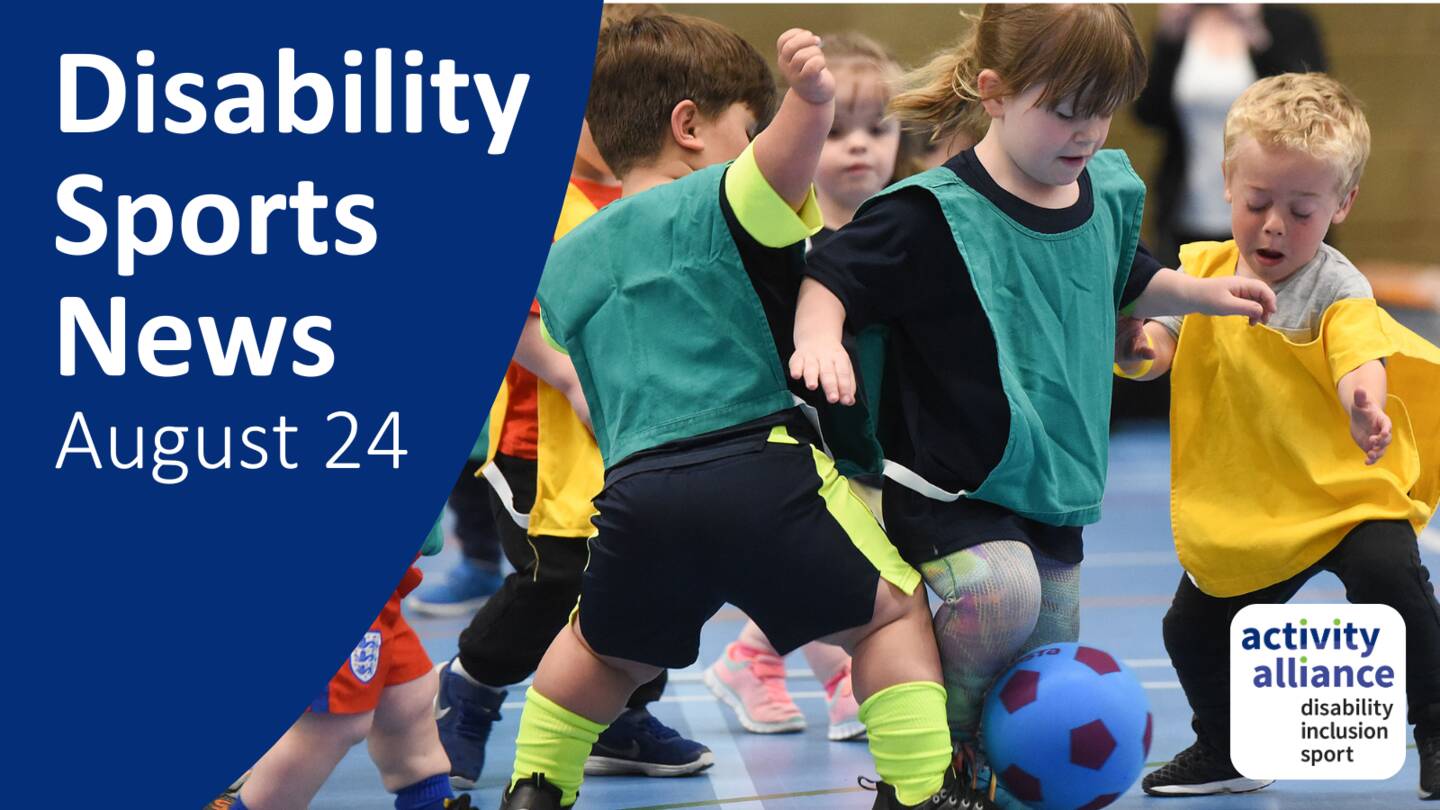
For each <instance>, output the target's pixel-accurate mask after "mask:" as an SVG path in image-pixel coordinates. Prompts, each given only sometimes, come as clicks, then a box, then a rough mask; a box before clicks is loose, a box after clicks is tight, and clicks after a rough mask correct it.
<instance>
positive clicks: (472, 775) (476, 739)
mask: <svg viewBox="0 0 1440 810" xmlns="http://www.w3.org/2000/svg"><path fill="white" fill-rule="evenodd" d="M437 669H439V670H440V690H439V692H437V693H436V695H435V724H436V725H437V726H439V727H440V744H441V745H442V746H444V748H445V755H446V756H448V757H450V786H451V787H453V788H454V789H455V790H471V789H473V788H474V787H475V780H477V779H479V778H480V771H482V770H484V769H485V742H486V740H489V739H490V727H491V726H492V725H494V723H495V721H496V720H499V719H500V704H502V703H504V702H505V696H506V695H507V694H509V693H508V692H506V691H505V690H504V689H493V688H491V687H488V686H484V685H482V684H478V683H475V682H473V681H471V680H469V679H468V678H466V677H465V676H463V675H461V674H459V673H458V672H451V671H450V663H449V662H447V663H444V664H441V665H440V666H439V667H437Z"/></svg>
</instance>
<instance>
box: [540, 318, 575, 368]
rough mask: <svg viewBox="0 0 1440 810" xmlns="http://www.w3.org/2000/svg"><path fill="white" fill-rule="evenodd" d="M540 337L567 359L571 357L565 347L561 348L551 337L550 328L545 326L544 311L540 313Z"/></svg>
mask: <svg viewBox="0 0 1440 810" xmlns="http://www.w3.org/2000/svg"><path fill="white" fill-rule="evenodd" d="M540 337H542V338H544V339H545V342H546V343H548V344H549V345H550V348H552V349H554V350H555V351H557V352H560V353H561V354H563V355H565V356H566V357H569V356H570V352H568V351H566V350H565V347H564V346H561V345H560V342H559V341H557V340H556V339H555V338H553V337H551V336H550V327H548V326H546V325H545V312H544V311H543V310H542V311H541V312H540Z"/></svg>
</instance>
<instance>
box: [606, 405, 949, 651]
mask: <svg viewBox="0 0 1440 810" xmlns="http://www.w3.org/2000/svg"><path fill="white" fill-rule="evenodd" d="M595 507H596V509H597V510H598V511H599V514H598V515H597V516H596V517H595V519H594V520H595V525H596V527H597V528H598V530H599V532H598V534H597V535H596V536H595V537H594V538H592V539H591V540H590V563H589V565H588V566H587V567H586V570H585V574H584V578H583V582H582V585H581V596H580V606H579V616H580V627H581V629H582V631H583V633H584V635H585V639H586V641H587V642H588V643H589V644H590V647H591V648H592V649H594V650H595V651H596V652H597V653H600V654H601V655H606V656H612V657H616V658H623V659H627V660H631V661H639V662H641V663H645V664H650V665H653V666H658V667H666V668H676V667H684V666H688V665H689V664H691V663H693V662H694V661H695V659H696V658H697V657H698V656H699V652H700V628H701V627H702V626H703V625H704V624H705V622H706V621H707V620H708V619H709V618H710V617H711V616H713V615H715V612H716V611H718V610H719V609H720V607H721V606H722V605H724V604H725V603H726V602H729V603H731V604H733V605H735V606H737V607H739V608H740V609H741V610H743V611H745V612H746V613H747V614H748V615H749V616H750V618H752V619H754V620H755V622H756V624H758V625H760V628H761V629H762V630H764V631H765V634H766V636H768V637H769V639H770V642H771V644H773V645H774V646H775V649H776V650H778V651H779V652H780V653H781V654H782V655H783V654H785V653H788V652H789V651H791V650H793V649H795V648H797V647H799V646H800V645H802V644H805V643H806V642H809V641H812V640H814V639H816V638H819V637H822V636H826V635H829V634H831V633H836V632H839V631H841V630H846V629H849V628H852V627H857V626H860V625H863V624H866V623H867V622H869V621H870V618H871V616H872V614H873V612H874V607H875V592H876V588H877V587H878V582H879V579H880V578H881V577H882V576H883V577H884V578H885V579H886V580H888V581H890V582H892V583H893V584H895V585H896V586H897V587H899V588H900V589H901V590H903V591H905V592H906V593H913V592H914V590H915V588H916V587H918V586H919V583H920V577H919V574H918V573H916V572H915V570H914V569H913V568H911V567H910V566H909V565H907V564H906V563H905V562H904V561H903V560H902V559H901V558H900V554H899V552H897V551H896V550H895V548H894V546H892V545H891V544H890V542H889V540H888V539H887V538H886V536H885V533H884V530H883V529H881V528H880V526H879V524H878V523H877V522H876V520H875V517H874V515H872V514H871V512H870V510H869V508H868V507H866V506H865V504H864V502H863V501H861V500H860V498H859V497H858V496H856V495H855V494H854V493H853V492H851V490H850V488H849V485H848V483H847V482H846V480H845V478H844V476H841V475H840V474H839V473H838V472H836V470H835V466H834V464H833V463H832V462H831V460H830V458H829V457H828V456H826V455H825V454H823V453H821V452H819V451H818V450H816V449H815V448H814V447H813V446H812V445H811V444H809V443H808V442H805V441H801V440H798V439H795V438H793V437H791V435H790V434H789V433H788V432H787V431H786V429H785V428H784V427H776V428H774V429H772V430H770V431H769V433H768V435H767V434H765V433H760V434H758V435H757V436H753V437H747V438H746V439H741V440H738V441H734V442H733V444H732V443H728V442H727V452H723V453H712V454H710V455H709V457H706V458H704V459H701V460H698V461H695V463H686V464H682V465H678V466H673V467H659V468H655V467H653V466H651V467H648V468H647V469H645V470H643V471H641V472H637V473H634V474H631V475H626V476H620V477H615V478H614V480H612V481H610V482H609V483H607V485H606V487H605V489H604V490H603V491H602V492H601V493H600V495H599V496H598V497H597V498H596V499H595Z"/></svg>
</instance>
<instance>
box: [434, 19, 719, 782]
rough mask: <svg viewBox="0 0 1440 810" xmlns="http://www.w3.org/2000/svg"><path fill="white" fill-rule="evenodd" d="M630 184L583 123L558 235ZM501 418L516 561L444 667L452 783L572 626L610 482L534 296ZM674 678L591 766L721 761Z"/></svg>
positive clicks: (612, 770) (444, 735) (506, 536)
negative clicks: (699, 734)
mask: <svg viewBox="0 0 1440 810" xmlns="http://www.w3.org/2000/svg"><path fill="white" fill-rule="evenodd" d="M616 8H618V7H616ZM607 16H608V15H607ZM631 16H634V15H631ZM627 19H628V17H627ZM606 24H608V20H607V23H606ZM619 196H620V183H619V181H618V180H616V179H615V177H614V176H613V175H612V174H611V173H610V168H609V167H608V166H606V165H605V161H604V159H603V158H601V157H600V154H599V152H598V151H597V150H596V147H595V141H594V139H593V137H592V136H591V134H590V127H589V124H588V123H587V124H582V126H581V132H580V142H579V145H578V146H577V147H576V151H575V165H574V170H573V171H572V173H571V179H570V185H569V187H568V188H567V189H566V194H565V202H564V204H563V205H562V207H561V211H560V222H559V224H558V225H557V226H556V229H555V238H556V239H560V238H561V237H563V236H564V235H565V234H567V233H569V231H570V230H571V229H572V228H574V227H575V226H576V225H578V224H580V223H581V222H583V221H584V220H586V219H587V218H589V217H590V216H592V215H594V214H595V212H596V211H598V210H599V209H600V208H602V207H604V206H605V205H607V204H609V203H611V202H613V201H614V200H616V199H617V198H619ZM490 424H491V425H492V426H493V428H494V429H493V434H494V435H493V436H492V437H491V439H490V442H489V444H490V447H491V449H492V452H491V453H490V458H489V463H488V464H487V465H485V466H484V467H483V474H484V477H485V479H486V480H487V481H488V482H489V484H490V486H487V487H486V489H487V490H490V500H491V501H492V502H493V510H494V513H495V515H496V526H497V528H498V530H499V534H500V538H501V545H502V547H503V548H504V550H505V555H506V557H507V558H508V559H509V560H510V562H511V564H513V565H514V566H515V573H513V574H511V575H510V576H508V577H506V578H505V582H504V583H503V584H502V586H501V588H500V590H499V592H498V593H496V595H495V596H494V597H492V598H491V599H490V601H489V602H487V603H486V605H485V607H484V608H482V609H481V610H480V612H479V613H477V614H475V616H474V618H472V619H471V621H470V624H469V626H467V627H466V628H465V629H464V630H463V631H462V632H461V633H460V642H459V653H458V654H457V655H456V656H455V658H454V659H453V660H451V661H450V662H448V663H447V664H444V665H442V666H441V667H440V693H439V698H438V700H437V702H436V712H437V720H438V723H439V727H440V741H441V743H443V744H444V746H445V753H446V754H448V755H449V757H450V783H451V785H452V786H454V787H455V788H457V789H460V790H469V789H471V788H473V787H475V782H476V780H477V779H479V778H480V774H481V772H482V771H483V770H484V767H485V744H486V742H487V741H488V739H489V736H490V729H491V727H492V726H493V725H494V723H495V721H497V720H499V719H500V706H501V704H503V703H504V702H505V698H506V696H507V695H508V694H509V693H508V691H507V690H506V689H505V688H504V687H507V686H509V685H511V684H515V683H519V682H520V681H522V680H524V679H525V678H527V677H529V675H530V673H532V672H534V671H535V667H537V666H539V664H540V657H541V656H542V655H544V653H545V648H546V647H548V646H549V645H550V641H551V640H552V639H554V638H555V634H556V633H558V632H559V631H560V629H561V628H562V627H564V626H565V622H566V619H567V617H568V616H569V615H570V610H571V609H572V608H573V607H574V606H575V599H576V597H577V596H578V595H579V593H580V577H581V573H582V571H583V570H584V568H585V563H586V560H587V558H588V550H587V548H586V539H587V538H588V537H590V535H592V534H594V532H595V529H594V527H593V526H592V525H591V524H590V518H591V516H592V515H594V514H595V509H594V506H593V505H592V503H591V501H592V500H593V499H594V497H595V495H596V493H598V492H599V491H600V484H601V473H602V465H601V462H600V450H599V448H598V447H596V445H595V438H594V437H593V436H592V435H591V434H590V418H589V412H588V409H587V407H586V405H585V398H584V395H583V394H582V393H581V392H580V385H579V379H578V378H577V377H576V376H575V368H574V366H572V365H571V364H570V361H569V359H568V358H566V357H565V355H563V354H560V353H559V352H556V351H555V350H554V349H552V348H550V347H549V346H548V345H546V343H545V341H544V339H543V338H541V336H540V310H539V307H538V305H535V304H533V303H532V306H531V310H530V315H529V317H528V318H527V319H526V322H525V326H524V327H523V329H522V331H521V334H520V340H519V342H518V344H517V345H516V348H515V358H514V361H513V362H512V363H511V364H510V368H509V370H508V372H507V373H506V375H505V383H504V385H502V386H501V389H500V395H499V396H498V397H496V400H495V404H494V407H493V408H492V409H491V416H490ZM665 683H666V674H665V673H664V672H661V673H660V675H659V676H657V677H656V678H655V679H654V680H653V681H651V682H650V683H648V684H645V685H643V686H641V687H640V688H639V689H637V690H636V691H635V693H634V694H633V695H632V696H631V698H630V701H629V703H628V704H627V708H626V711H625V713H624V714H623V715H621V717H620V718H619V719H617V720H616V722H614V723H612V724H611V725H610V727H609V728H607V729H606V730H605V733H604V734H602V735H601V736H600V739H599V740H597V741H596V743H595V747H594V750H593V751H592V752H591V755H590V758H589V759H588V760H587V761H586V773H587V774H590V775H596V774H623V773H638V774H643V775H646V776H684V775H688V774H693V773H697V772H699V771H702V770H704V769H706V768H708V767H710V766H711V765H712V764H714V762H715V756H714V754H712V753H711V751H710V749H709V748H706V747H705V746H703V745H701V744H700V743H697V742H695V741H693V740H689V739H686V738H685V737H683V736H681V735H680V734H679V733H678V732H676V731H675V730H674V729H671V728H670V727H668V726H666V725H664V724H663V723H661V722H660V721H659V720H658V719H656V718H655V717H654V715H652V714H650V712H649V710H647V709H646V705H647V704H649V703H652V702H654V701H656V700H659V699H660V696H661V694H662V693H663V691H664V688H665Z"/></svg>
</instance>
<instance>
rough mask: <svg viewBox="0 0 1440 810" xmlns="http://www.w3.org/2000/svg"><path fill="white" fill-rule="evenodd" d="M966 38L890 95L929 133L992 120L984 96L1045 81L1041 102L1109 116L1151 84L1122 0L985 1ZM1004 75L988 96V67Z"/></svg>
mask: <svg viewBox="0 0 1440 810" xmlns="http://www.w3.org/2000/svg"><path fill="white" fill-rule="evenodd" d="M962 15H963V16H964V17H965V18H966V19H967V20H969V21H970V22H971V26H970V30H969V31H968V32H966V34H965V36H964V37H963V38H962V39H961V40H960V42H959V43H958V44H957V45H955V46H954V47H953V48H951V49H950V50H948V51H944V52H942V53H940V54H939V55H938V56H936V57H935V58H934V59H932V60H931V61H930V63H929V64H927V65H925V66H924V67H922V68H919V69H918V70H915V71H913V72H911V73H910V74H909V75H907V76H906V77H905V86H906V88H907V89H906V91H905V92H903V93H901V94H900V95H898V96H896V97H895V98H894V99H893V100H892V101H891V102H890V106H891V109H892V110H893V111H894V112H895V114H896V115H897V116H899V117H900V118H901V119H902V120H905V121H911V122H914V123H916V124H919V125H920V126H921V127H922V128H926V129H929V130H930V132H931V133H932V134H931V139H932V140H935V141H940V140H948V139H949V138H951V137H953V136H954V135H955V134H956V133H958V132H972V133H973V132H984V131H985V129H986V128H987V127H988V126H989V119H988V116H987V115H986V114H985V110H984V108H983V106H982V105H981V104H980V102H981V101H983V100H986V99H988V98H1001V97H1004V96H1010V95H1015V94H1018V93H1023V92H1024V91H1026V90H1027V89H1029V88H1030V87H1033V86H1034V85H1037V84H1041V83H1044V84H1045V92H1044V93H1043V94H1042V95H1041V96H1040V98H1039V99H1038V100H1037V102H1036V103H1037V105H1040V106H1045V107H1050V108H1052V109H1053V108H1054V107H1055V106H1056V105H1057V104H1059V103H1060V102H1062V101H1064V100H1065V99H1067V98H1069V99H1073V100H1074V103H1075V115H1077V116H1079V117H1082V118H1088V117H1091V116H1094V115H1109V114H1111V113H1113V112H1114V111H1115V110H1116V109H1117V108H1119V107H1120V106H1121V105H1124V104H1129V103H1130V102H1132V101H1134V100H1135V99H1136V97H1138V96H1139V95H1140V90H1141V89H1142V88H1144V86H1145V73H1146V61H1145V51H1144V49H1143V48H1142V47H1141V45H1140V38H1139V37H1138V36H1137V35H1136V34H1135V25H1134V23H1133V22H1132V21H1131V20H1130V13H1129V12H1128V11H1126V9H1125V7H1124V6H1123V5H1119V4H1108V3H1107V4H1103V5H1100V4H1094V5H1092V4H1083V3H1081V4H1074V5H1054V4H1049V3H1033V4H1009V3H991V4H988V5H986V6H985V7H984V8H983V9H982V10H981V12H980V15H979V16H978V17H977V16H975V15H973V14H964V13H963V12H962ZM986 69H989V70H993V71H995V72H996V73H997V74H999V76H1000V86H999V88H998V89H997V90H996V91H995V92H993V93H991V94H990V95H989V96H983V95H982V94H981V92H980V90H979V88H978V87H977V77H978V76H979V75H980V71H982V70H986Z"/></svg>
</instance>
